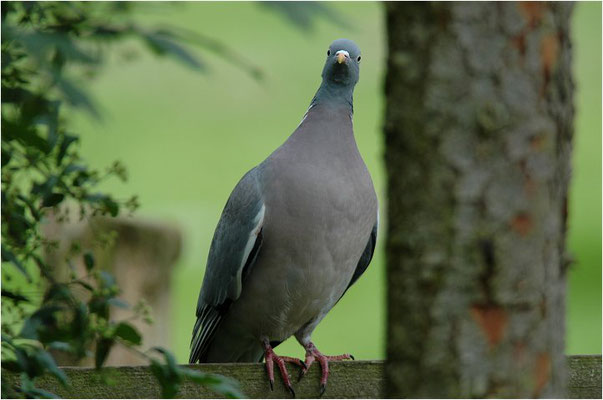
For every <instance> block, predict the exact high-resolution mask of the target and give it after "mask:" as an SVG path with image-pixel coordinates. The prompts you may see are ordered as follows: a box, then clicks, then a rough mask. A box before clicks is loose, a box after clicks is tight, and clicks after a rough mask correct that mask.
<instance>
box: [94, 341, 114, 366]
mask: <svg viewBox="0 0 603 400" xmlns="http://www.w3.org/2000/svg"><path fill="white" fill-rule="evenodd" d="M114 343H115V342H114V341H113V339H104V338H103V339H100V340H98V341H97V342H96V354H95V357H94V365H95V366H96V368H97V369H98V368H100V367H102V366H103V364H104V363H105V361H106V360H107V357H108V356H109V352H110V351H111V347H113V344H114Z"/></svg>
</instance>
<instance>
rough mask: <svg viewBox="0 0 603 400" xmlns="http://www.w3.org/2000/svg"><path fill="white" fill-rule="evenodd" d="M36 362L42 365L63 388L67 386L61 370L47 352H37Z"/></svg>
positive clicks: (65, 376)
mask: <svg viewBox="0 0 603 400" xmlns="http://www.w3.org/2000/svg"><path fill="white" fill-rule="evenodd" d="M36 360H37V361H38V363H39V364H40V365H42V366H43V367H44V368H46V369H47V370H48V371H49V372H50V373H51V374H52V375H54V376H55V377H56V378H57V379H58V380H59V382H61V384H62V385H63V386H67V385H68V380H67V375H65V373H64V372H63V371H62V370H61V369H59V367H58V366H57V364H56V362H55V361H54V358H52V356H51V355H50V354H49V353H48V352H46V351H44V350H39V351H37V352H36Z"/></svg>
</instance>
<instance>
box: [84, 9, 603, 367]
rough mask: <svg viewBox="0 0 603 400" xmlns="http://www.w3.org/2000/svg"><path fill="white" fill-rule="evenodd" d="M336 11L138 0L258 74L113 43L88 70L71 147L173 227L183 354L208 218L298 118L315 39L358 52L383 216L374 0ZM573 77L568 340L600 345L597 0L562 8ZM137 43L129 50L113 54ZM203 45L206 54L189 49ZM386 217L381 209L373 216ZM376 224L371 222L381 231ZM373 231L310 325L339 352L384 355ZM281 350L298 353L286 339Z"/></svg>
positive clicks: (379, 24)
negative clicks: (78, 144)
mask: <svg viewBox="0 0 603 400" xmlns="http://www.w3.org/2000/svg"><path fill="white" fill-rule="evenodd" d="M331 6H332V7H333V8H334V9H335V10H336V11H337V12H338V13H339V14H340V15H341V16H342V17H343V18H344V19H345V20H346V21H347V22H348V23H349V27H346V28H344V27H341V26H339V25H338V24H336V23H334V22H332V21H329V20H327V19H321V20H319V21H318V22H317V23H316V24H315V26H314V27H313V29H312V30H310V31H302V30H300V29H299V28H296V27H295V26H292V25H291V23H290V22H288V21H287V20H286V19H284V18H282V17H281V16H279V15H277V14H275V12H274V11H272V10H269V9H267V8H266V7H264V6H262V5H259V4H257V3H179V4H172V5H169V6H166V5H163V6H159V5H145V6H142V7H141V9H140V12H139V13H138V18H139V19H140V22H141V23H145V24H154V23H159V24H170V25H175V26H179V27H186V28H189V29H193V30H196V31H198V32H202V33H205V34H208V35H212V36H214V37H216V38H218V39H220V40H221V41H223V42H225V43H227V44H229V45H230V46H231V47H232V48H234V49H235V50H237V51H238V52H239V53H241V54H243V55H244V56H245V57H246V58H247V59H249V60H251V61H252V62H253V63H255V64H256V65H259V66H260V67H261V68H262V70H263V72H264V73H265V79H264V80H263V82H258V81H256V80H254V79H252V78H251V77H250V76H249V75H247V74H246V73H245V72H243V71H242V70H240V69H237V68H236V67H234V66H233V65H231V64H229V63H228V62H225V61H224V60H221V59H219V58H217V57H211V56H205V57H203V59H204V61H205V62H206V65H207V67H208V72H207V73H205V74H201V73H198V72H195V71H191V70H189V69H186V67H183V66H182V65H180V64H177V63H175V62H174V61H171V60H169V59H159V60H158V59H156V58H153V57H151V56H149V55H147V54H146V53H144V52H142V51H139V49H140V47H138V46H139V44H138V43H135V42H129V43H124V44H123V45H120V46H119V47H118V49H117V50H116V51H114V52H112V53H111V57H110V62H109V63H108V65H107V66H106V67H105V69H104V71H103V72H102V74H101V75H100V76H98V77H97V78H96V79H95V80H93V81H92V84H91V85H90V93H91V94H92V95H93V97H94V98H96V100H97V101H98V104H99V106H100V109H101V111H102V112H103V115H104V116H105V117H104V121H103V122H102V123H99V122H95V121H93V120H92V119H90V118H88V117H86V116H82V115H78V116H76V117H74V120H73V122H74V126H73V128H74V129H76V131H77V132H81V133H82V155H83V156H84V157H86V158H87V159H88V160H89V162H90V164H91V166H93V167H104V166H107V165H109V164H110V163H111V162H112V161H113V160H115V159H119V160H121V161H123V162H124V163H125V164H126V166H127V167H128V170H129V173H130V179H129V182H128V184H127V185H124V184H119V183H111V182H109V183H107V184H106V186H105V187H106V188H107V189H109V190H111V191H112V192H113V193H114V194H116V195H119V196H123V197H124V198H125V197H127V196H129V195H131V194H138V195H139V198H140V201H141V204H142V207H141V209H140V210H139V212H138V215H139V216H142V217H148V218H153V219H164V220H168V221H174V222H176V223H177V224H178V225H179V226H180V228H181V229H182V230H183V232H184V234H185V243H184V249H183V254H182V257H181V259H180V261H179V263H178V265H177V266H176V269H175V270H174V276H173V303H172V310H173V313H172V315H171V319H170V320H169V321H156V323H159V324H170V325H171V326H172V327H173V329H172V332H173V337H172V343H166V345H168V346H169V347H170V348H171V349H172V350H173V351H174V352H175V354H176V355H177V357H178V361H180V362H186V360H187V358H188V345H189V340H190V334H191V329H192V325H193V323H194V313H195V306H196V301H197V295H198V292H199V288H200V285H201V281H202V277H203V271H204V267H205V259H206V257H207V252H208V248H209V244H210V241H211V237H212V234H213V230H214V228H215V226H216V223H217V221H218V218H219V216H220V212H221V210H222V207H223V206H224V203H225V202H226V199H227V198H228V195H229V194H230V191H231V190H232V188H233V187H234V185H235V184H236V183H237V181H238V180H239V178H240V177H241V176H242V175H243V173H245V172H246V171H247V170H249V169H250V168H251V167H253V166H254V165H256V164H257V163H259V162H261V161H262V160H263V159H264V158H265V157H266V156H268V155H269V154H270V153H271V152H272V150H273V149H275V148H276V147H277V146H279V145H280V144H281V143H282V142H283V141H284V140H285V139H286V138H287V136H288V135H289V134H290V133H291V132H292V131H293V130H294V129H295V128H296V126H297V125H298V123H299V121H300V120H301V118H302V116H303V114H304V112H305V111H306V108H307V106H308V104H309V102H310V100H311V98H312V96H313V94H314V92H315V90H316V89H317V88H318V85H319V83H320V72H321V68H322V64H323V60H324V52H325V51H326V49H327V47H328V45H329V44H330V42H331V41H332V40H334V39H336V38H339V37H349V38H352V39H354V40H355V41H356V42H357V43H358V44H359V46H360V47H361V49H362V51H363V57H362V65H361V78H360V83H359V84H358V86H357V89H356V92H355V115H354V121H355V131H356V140H357V142H358V145H359V148H360V151H361V153H362V155H363V156H364V159H365V161H366V163H367V165H368V167H369V169H370V171H371V172H372V175H373V179H374V182H375V186H376V188H377V192H378V195H379V197H380V199H381V203H382V209H381V213H382V216H383V215H384V210H383V203H384V184H385V181H384V171H383V165H382V153H383V148H382V146H383V143H382V142H383V140H382V134H381V125H382V122H381V121H382V114H383V112H382V111H383V96H382V86H383V83H382V79H383V74H384V61H385V56H386V55H385V51H384V48H385V36H384V21H383V16H384V15H383V14H384V12H383V7H382V5H381V4H379V3H333V4H332V5H331ZM572 25H573V40H574V50H575V55H574V61H575V64H574V66H575V69H574V74H575V80H576V85H577V90H576V98H575V100H576V103H575V104H576V112H577V113H576V117H577V118H576V125H575V126H576V137H575V152H574V179H573V182H572V188H571V203H570V207H571V215H570V235H569V248H570V250H571V253H572V255H573V257H574V259H575V263H574V264H573V265H572V267H571V270H570V279H569V289H568V290H569V292H568V308H567V352H568V353H570V354H577V353H601V4H600V3H580V4H577V6H576V9H575V13H574V17H573V24H572ZM131 53H135V54H136V53H138V54H139V55H138V57H136V59H135V60H134V61H131V62H128V61H126V60H125V59H127V58H130V57H131ZM199 54H206V53H199ZM382 220H384V219H382ZM382 232H383V230H382ZM383 237H384V236H383V234H382V233H381V237H380V239H381V240H380V241H379V242H378V247H377V252H376V255H375V258H374V260H373V263H372V266H371V268H369V270H368V271H367V273H366V274H365V275H364V276H363V278H362V279H360V280H359V281H358V283H357V284H356V285H355V286H354V288H353V289H351V290H350V291H349V292H348V294H347V295H346V296H345V297H344V298H343V299H342V301H341V302H340V303H339V304H338V305H337V307H335V308H334V309H333V311H332V312H331V313H330V314H329V315H328V316H327V317H326V318H325V320H324V321H323V322H322V323H321V324H320V325H319V327H318V328H317V330H316V332H315V334H314V339H315V342H316V343H317V344H318V346H319V348H320V349H321V351H323V352H325V353H326V354H339V353H344V352H351V353H353V354H354V355H355V356H356V357H358V358H361V359H378V358H384V349H385V329H384V327H385V274H384V257H383V243H384V240H383ZM279 352H280V353H282V354H287V355H292V356H293V355H297V356H300V357H301V356H302V355H303V351H302V348H301V347H300V346H298V345H297V343H296V342H295V341H294V340H291V339H290V340H289V341H287V342H286V343H284V344H283V345H282V346H281V348H279Z"/></svg>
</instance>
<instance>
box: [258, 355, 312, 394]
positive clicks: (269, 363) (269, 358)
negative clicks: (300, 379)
mask: <svg viewBox="0 0 603 400" xmlns="http://www.w3.org/2000/svg"><path fill="white" fill-rule="evenodd" d="M264 358H265V359H266V372H268V380H269V382H270V390H274V363H276V365H277V366H278V369H279V371H280V372H281V376H282V377H283V382H284V383H285V386H287V389H289V392H291V395H293V397H295V391H294V390H293V386H291V378H290V377H289V373H288V372H287V366H286V365H285V363H286V362H290V363H293V364H296V365H299V366H300V367H302V368H305V366H306V365H305V363H304V362H303V361H302V360H300V359H299V358H295V357H285V356H279V355H277V354H276V353H275V352H274V350H273V349H272V346H270V343H264Z"/></svg>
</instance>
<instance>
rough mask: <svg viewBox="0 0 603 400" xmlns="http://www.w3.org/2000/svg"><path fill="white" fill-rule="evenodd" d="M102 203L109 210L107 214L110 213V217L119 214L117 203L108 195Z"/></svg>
mask: <svg viewBox="0 0 603 400" xmlns="http://www.w3.org/2000/svg"><path fill="white" fill-rule="evenodd" d="M103 204H104V205H105V208H106V209H107V211H109V214H111V216H112V217H117V215H118V214H119V204H117V203H116V202H115V201H113V199H111V198H110V197H105V199H104V200H103Z"/></svg>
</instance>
